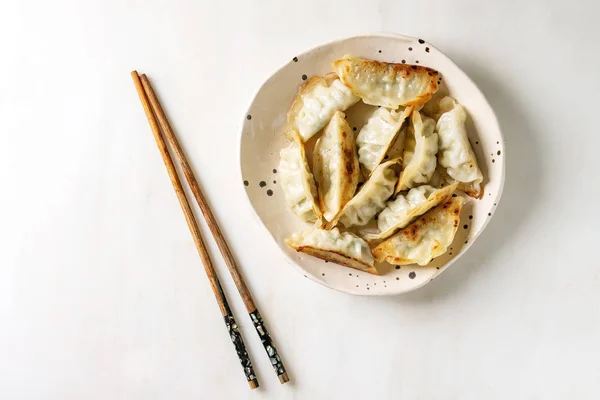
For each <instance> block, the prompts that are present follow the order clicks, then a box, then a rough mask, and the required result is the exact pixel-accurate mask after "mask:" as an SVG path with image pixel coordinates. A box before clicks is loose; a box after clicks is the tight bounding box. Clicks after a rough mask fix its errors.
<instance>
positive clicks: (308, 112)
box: [285, 73, 360, 142]
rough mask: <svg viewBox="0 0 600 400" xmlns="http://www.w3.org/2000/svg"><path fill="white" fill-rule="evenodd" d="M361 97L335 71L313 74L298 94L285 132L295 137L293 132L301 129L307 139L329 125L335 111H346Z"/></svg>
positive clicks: (289, 113) (301, 135) (304, 139)
mask: <svg viewBox="0 0 600 400" xmlns="http://www.w3.org/2000/svg"><path fill="white" fill-rule="evenodd" d="M359 100H360V98H359V97H357V96H355V95H354V94H353V93H352V92H351V91H350V89H349V88H347V87H346V86H344V84H343V83H342V82H341V81H340V80H339V79H338V77H337V76H336V74H334V73H330V74H327V75H326V76H325V77H322V76H313V77H311V78H310V79H309V80H307V81H306V82H305V83H304V84H303V85H302V86H301V87H300V89H299V90H298V93H297V94H296V98H295V99H294V102H293V103H292V106H291V107H290V109H289V111H288V113H287V125H286V128H285V134H286V136H287V137H288V138H289V139H293V137H294V133H293V132H298V134H299V135H300V138H301V139H302V141H303V142H306V141H307V140H308V139H310V138H311V137H312V136H313V135H314V134H316V133H317V132H319V131H320V130H321V129H323V127H324V126H325V125H327V123H328V122H329V120H330V119H331V117H333V114H334V113H335V112H336V111H345V110H346V109H348V108H349V107H350V106H352V105H353V104H355V103H356V102H358V101H359Z"/></svg>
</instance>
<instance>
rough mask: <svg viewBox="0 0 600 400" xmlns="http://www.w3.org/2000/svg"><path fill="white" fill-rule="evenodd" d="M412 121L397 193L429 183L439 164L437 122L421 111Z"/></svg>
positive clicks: (413, 116)
mask: <svg viewBox="0 0 600 400" xmlns="http://www.w3.org/2000/svg"><path fill="white" fill-rule="evenodd" d="M410 120H411V124H410V126H409V127H408V132H407V134H406V142H405V146H404V157H403V160H402V173H401V174H400V179H399V180H398V185H397V187H396V192H399V191H401V190H406V189H410V188H414V187H416V186H419V185H422V184H424V183H427V182H428V181H429V180H430V179H431V177H432V175H433V172H434V171H435V166H436V163H437V160H436V157H435V155H436V154H437V152H438V134H437V133H435V132H434V129H435V121H434V120H433V119H431V118H429V117H426V116H425V115H422V114H421V113H420V112H419V111H414V112H413V113H412V115H411V117H410Z"/></svg>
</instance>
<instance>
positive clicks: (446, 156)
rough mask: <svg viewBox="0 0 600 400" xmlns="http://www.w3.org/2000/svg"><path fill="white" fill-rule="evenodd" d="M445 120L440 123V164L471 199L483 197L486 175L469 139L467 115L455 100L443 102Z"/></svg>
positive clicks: (441, 104) (446, 98)
mask: <svg viewBox="0 0 600 400" xmlns="http://www.w3.org/2000/svg"><path fill="white" fill-rule="evenodd" d="M439 110H440V113H442V114H441V116H440V118H439V119H438V122H437V131H438V135H439V147H440V154H439V163H440V164H441V165H442V166H443V167H444V168H446V172H447V174H448V175H449V176H450V177H451V178H452V179H454V180H456V181H458V182H459V184H458V188H459V189H460V190H462V191H463V192H465V193H466V194H468V195H469V196H471V197H475V198H477V199H480V198H481V197H482V196H483V189H482V187H481V182H482V181H483V175H482V173H481V170H480V169H479V166H478V165H477V158H476V157H475V153H474V152H473V148H472V147H471V143H470V142H469V138H468V136H467V128H466V127H465V122H466V120H467V112H466V111H465V109H464V108H463V107H462V106H461V105H460V104H458V103H457V102H456V100H454V99H453V98H452V97H449V96H446V97H444V98H443V99H441V100H440V103H439Z"/></svg>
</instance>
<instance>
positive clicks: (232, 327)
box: [131, 71, 289, 389]
mask: <svg viewBox="0 0 600 400" xmlns="http://www.w3.org/2000/svg"><path fill="white" fill-rule="evenodd" d="M131 77H132V78H133V83H134V84H135V88H136V90H137V92H138V95H139V97H140V100H141V102H142V106H143V107H144V112H145V113H146V117H147V118H148V122H149V123H150V128H151V129H152V133H153V134H154V139H155V140H156V145H157V146H158V150H159V151H160V154H161V156H162V158H163V161H164V163H165V166H166V167H167V172H168V173H169V177H170V178H171V183H172V184H173V188H174V189H175V193H176V194H177V198H178V199H179V204H180V205H181V209H182V210H183V214H184V216H185V220H186V221H187V224H188V227H189V228H190V231H191V233H192V236H193V238H194V243H195V244H196V249H197V250H198V253H199V254H200V258H201V259H202V263H203V264H204V270H205V271H206V276H207V277H208V280H209V282H210V286H211V288H212V291H213V293H214V295H215V297H216V299H217V303H218V304H219V308H220V309H221V314H222V315H223V318H224V319H225V325H226V326H227V331H228V332H229V335H230V337H231V340H232V342H233V345H234V346H235V351H236V352H237V354H238V357H239V359H240V362H241V364H242V367H243V368H244V374H245V375H246V379H247V380H248V384H249V385H250V388H251V389H256V388H257V387H258V379H257V378H256V374H255V373H254V369H253V368H252V362H251V361H250V357H249V356H248V352H247V351H246V347H245V346H244V341H243V340H242V336H241V334H240V332H239V330H238V326H237V323H236V322H235V319H234V318H233V313H232V312H231V308H230V307H229V303H228V302H227V298H226V297H225V293H224V292H223V288H222V287H221V283H220V282H219V278H218V276H217V273H216V271H215V268H214V266H213V264H212V261H211V259H210V256H209V254H208V251H207V249H206V245H205V244H204V240H203V239H202V235H201V233H200V229H199V228H198V223H197V222H196V218H195V217H194V213H193V212H192V208H191V207H190V203H189V202H188V199H187V197H186V195H185V193H184V191H183V186H182V185H181V180H180V179H179V176H178V175H177V171H176V169H175V165H174V164H173V160H172V159H171V155H170V154H169V150H168V148H167V144H166V142H165V138H166V139H167V142H169V145H170V146H171V148H172V150H173V152H174V153H175V158H176V159H177V161H178V163H179V165H180V167H181V169H182V170H183V174H184V175H185V178H186V180H187V182H188V184H189V186H190V189H191V190H192V193H193V194H194V197H195V198H196V202H197V203H198V206H199V207H200V210H201V211H202V215H204V219H205V220H206V223H207V224H208V226H209V228H210V231H211V232H212V235H213V237H214V239H215V241H216V242H217V245H218V247H219V250H220V251H221V255H222V256H223V258H224V259H225V264H226V265H227V268H228V269H229V273H230V274H231V277H232V278H233V281H234V282H235V286H236V287H237V290H238V292H239V293H240V296H242V300H243V302H244V305H245V306H246V310H248V313H249V314H250V319H251V320H252V324H253V325H254V328H255V329H256V333H258V336H259V337H260V341H261V342H262V344H263V346H264V348H265V351H266V352H267V355H268V356H269V359H270V361H271V364H272V365H273V368H274V369H275V373H276V374H277V376H278V377H279V381H280V382H281V383H286V382H288V381H289V377H288V375H287V373H286V370H285V367H284V366H283V363H282V361H281V358H280V357H279V355H278V353H277V349H276V348H275V346H274V345H273V342H272V340H271V337H270V335H269V332H267V328H266V327H265V325H264V323H263V320H262V317H261V316H260V313H259V312H258V309H257V308H256V305H255V304H254V301H253V300H252V296H251V295H250V291H249V290H248V287H247V286H246V282H244V278H243V276H242V275H241V274H240V272H239V270H238V267H237V265H236V262H235V260H234V258H233V255H232V254H231V251H230V250H229V247H228V246H227V243H226V242H225V238H224V237H223V234H222V233H221V230H220V229H219V226H218V225H217V221H216V219H215V217H214V215H213V213H212V211H211V210H210V208H209V206H208V202H207V201H206V198H205V197H204V195H203V194H202V192H201V191H200V187H199V185H198V182H197V181H196V177H195V176H194V173H193V172H192V168H191V167H190V164H189V163H188V161H187V159H186V157H185V154H184V153H183V150H182V148H181V146H180V145H179V141H178V140H177V138H176V137H175V134H174V133H173V130H172V129H171V125H170V124H169V121H168V120H167V117H166V115H165V113H164V111H163V109H162V106H161V105H160V102H159V101H158V98H157V97H156V94H155V93H154V89H153V88H152V85H151V84H150V81H149V80H148V78H147V77H146V75H142V76H141V77H140V76H139V75H138V73H137V71H133V72H131ZM157 120H158V121H157ZM159 125H160V127H159ZM161 129H162V133H163V134H164V137H163V135H162V134H161Z"/></svg>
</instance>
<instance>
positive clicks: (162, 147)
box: [131, 71, 259, 389]
mask: <svg viewBox="0 0 600 400" xmlns="http://www.w3.org/2000/svg"><path fill="white" fill-rule="evenodd" d="M131 77H132V78H133V83H134V84H135V88H136V90H137V92H138V95H139V97H140V100H141V102H142V106H143V107H144V112H145V113H146V117H147V118H148V122H149V123H150V128H151V129H152V133H153V134H154V139H155V140H156V145H157V146H158V150H159V151H160V154H161V156H162V158H163V161H164V163H165V166H166V167H167V172H168V174H169V178H171V183H172V184H173V188H174V189H175V193H176V194H177V198H178V199H179V204H180V205H181V209H182V210H183V214H184V216H185V220H186V221H187V224H188V227H189V228H190V232H191V233H192V237H193V238H194V243H195V244H196V249H197V250H198V253H199V254H200V258H201V259H202V264H204V270H205V271H206V276H207V277H208V281H209V282H210V286H211V289H212V291H213V293H214V295H215V297H216V299H217V303H218V304H219V308H220V309H221V315H222V316H223V318H224V319H225V325H226V326H227V331H228V332H229V335H230V337H231V340H232V342H233V345H234V346H235V351H236V352H237V354H238V357H239V359H240V362H241V364H242V367H243V368H244V374H245V375H246V379H247V380H248V384H249V385H250V388H251V389H256V388H257V387H258V386H259V385H258V379H257V378H256V374H255V373H254V368H252V362H251V361H250V357H249V356H248V352H247V351H246V346H245V345H244V341H243V340H242V336H241V334H240V332H239V330H238V326H237V323H236V322H235V319H234V317H233V313H232V312H231V308H230V307H229V303H228V302H227V298H226V297H225V293H224V292H223V288H222V287H221V283H220V282H219V278H218V276H217V273H216V271H215V268H214V267H213V264H212V261H211V259H210V256H209V254H208V250H207V249H206V246H205V244H204V241H203V240H202V235H201V233H200V229H199V228H198V223H197V222H196V218H195V217H194V214H193V212H192V208H191V207H190V204H189V202H188V200H187V198H186V196H185V193H184V191H183V186H182V185H181V180H180V179H179V176H178V175H177V171H176V169H175V165H174V164H173V160H172V159H171V156H170V155H169V150H168V149H167V144H166V143H165V141H164V139H163V137H162V135H161V133H160V129H159V127H158V123H157V121H156V117H155V116H154V113H153V112H152V109H151V105H150V103H149V102H148V97H147V96H146V92H145V91H144V88H143V86H142V82H141V81H140V77H139V75H138V73H137V71H133V72H131Z"/></svg>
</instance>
